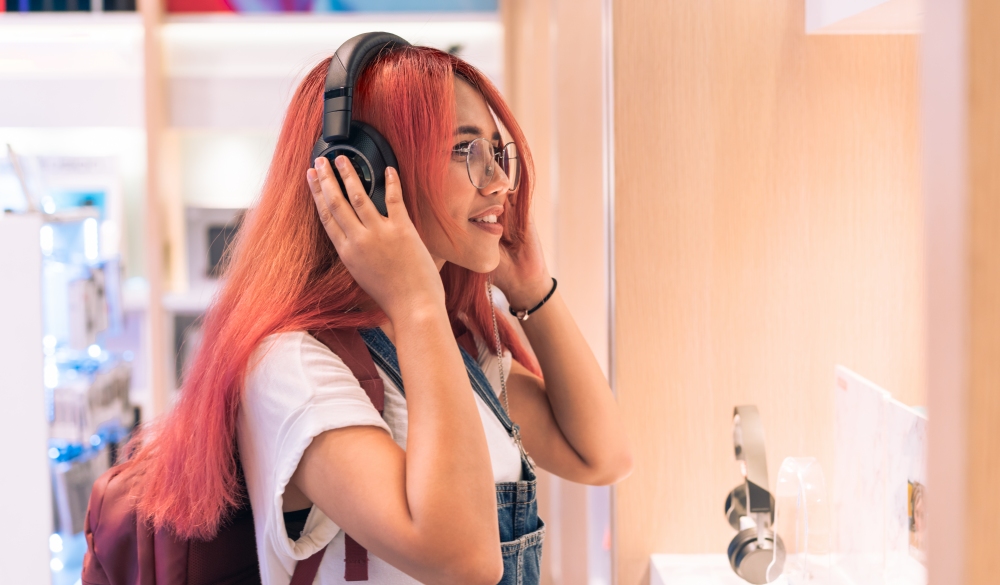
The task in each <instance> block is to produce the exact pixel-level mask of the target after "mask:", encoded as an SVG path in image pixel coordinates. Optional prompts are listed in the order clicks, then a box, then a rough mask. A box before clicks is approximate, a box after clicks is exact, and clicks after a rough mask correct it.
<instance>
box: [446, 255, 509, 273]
mask: <svg viewBox="0 0 1000 585" xmlns="http://www.w3.org/2000/svg"><path fill="white" fill-rule="evenodd" d="M453 264H458V265H459V266H461V267H462V268H465V269H466V270H470V271H472V272H477V273H479V274H489V273H490V272H493V271H494V270H496V269H497V266H499V265H500V255H499V254H496V255H494V256H491V257H482V258H462V259H461V261H459V262H453Z"/></svg>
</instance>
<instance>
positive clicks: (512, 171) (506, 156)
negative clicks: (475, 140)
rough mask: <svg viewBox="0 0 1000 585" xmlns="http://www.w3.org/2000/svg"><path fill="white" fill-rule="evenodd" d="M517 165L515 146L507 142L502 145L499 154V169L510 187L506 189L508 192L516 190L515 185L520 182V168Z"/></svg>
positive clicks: (518, 161)
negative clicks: (508, 181) (505, 176)
mask: <svg viewBox="0 0 1000 585" xmlns="http://www.w3.org/2000/svg"><path fill="white" fill-rule="evenodd" d="M519 163H520V160H519V159H518V158H517V145H515V144H514V143H513V142H508V143H507V144H506V145H504V147H503V151H502V152H501V157H500V168H501V169H503V172H504V174H505V175H507V178H508V179H509V180H510V187H508V190H510V191H513V190H515V189H517V184H518V182H519V181H520V180H521V167H520V164H519Z"/></svg>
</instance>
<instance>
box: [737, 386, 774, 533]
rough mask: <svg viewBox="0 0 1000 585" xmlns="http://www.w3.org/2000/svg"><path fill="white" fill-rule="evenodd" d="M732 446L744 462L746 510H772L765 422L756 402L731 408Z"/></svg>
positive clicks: (768, 511) (753, 511) (765, 511)
mask: <svg viewBox="0 0 1000 585" xmlns="http://www.w3.org/2000/svg"><path fill="white" fill-rule="evenodd" d="M733 447H734V449H735V451H736V459H737V460H738V461H743V462H744V463H745V464H746V493H747V511H749V512H751V513H766V514H773V513H774V511H773V510H772V509H771V492H769V491H768V489H767V455H766V454H765V452H764V425H763V424H761V422H760V413H759V412H757V407H756V406H751V405H747V406H737V407H736V408H735V409H733Z"/></svg>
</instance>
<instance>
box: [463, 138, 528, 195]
mask: <svg viewBox="0 0 1000 585" xmlns="http://www.w3.org/2000/svg"><path fill="white" fill-rule="evenodd" d="M518 162H519V161H518V158H517V146H515V145H514V143H513V142H508V143H507V144H506V145H505V146H504V147H503V150H501V151H500V152H497V151H496V150H495V149H494V148H493V145H492V144H491V143H490V142H489V141H488V140H487V139H485V138H477V139H475V140H473V141H472V142H470V143H469V154H468V158H467V159H466V163H467V164H468V168H469V179H470V180H471V181H472V184H473V185H475V187H476V188H477V189H482V188H484V187H486V186H487V185H489V184H490V182H491V181H492V180H493V174H494V173H495V172H496V168H497V166H498V165H499V166H500V169H501V170H502V171H503V173H504V175H505V176H506V177H507V179H508V181H509V184H510V186H509V187H508V190H510V191H513V190H514V189H517V184H518V181H519V180H520V166H519V164H518Z"/></svg>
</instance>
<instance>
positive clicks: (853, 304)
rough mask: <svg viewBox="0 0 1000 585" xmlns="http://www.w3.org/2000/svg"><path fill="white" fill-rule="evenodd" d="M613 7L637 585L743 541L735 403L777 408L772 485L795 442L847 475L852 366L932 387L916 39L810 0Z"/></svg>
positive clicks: (618, 237)
mask: <svg viewBox="0 0 1000 585" xmlns="http://www.w3.org/2000/svg"><path fill="white" fill-rule="evenodd" d="M613 20H614V23H613V26H614V41H613V42H614V70H615V80H614V94H615V153H616V160H615V174H616V185H615V216H616V217H615V220H616V224H615V246H616V250H615V258H614V261H615V266H616V268H615V269H616V282H615V287H616V300H617V306H616V307H615V319H616V327H615V331H614V343H615V348H616V349H615V353H616V356H617V357H616V363H615V369H616V372H617V374H616V377H617V390H618V396H619V403H620V404H621V406H622V409H623V412H624V414H625V416H626V417H627V420H628V421H629V425H628V426H629V428H630V429H631V430H632V433H633V434H632V437H631V439H632V442H633V444H634V445H637V446H638V447H637V449H638V453H637V458H636V461H637V465H636V471H635V473H634V474H633V475H632V476H631V477H630V478H628V479H627V480H625V481H624V482H623V483H622V484H620V485H619V486H618V488H617V490H616V494H617V495H616V506H617V517H616V520H615V521H616V531H617V538H618V551H619V556H618V559H617V560H618V574H617V582H618V583H619V584H621V585H634V584H637V583H645V582H646V580H647V579H648V562H649V555H650V554H651V553H653V552H677V553H680V552H719V553H722V552H724V551H725V547H726V545H727V543H728V542H729V540H730V538H731V537H732V534H731V530H730V528H729V526H728V524H727V523H726V522H725V520H724V518H723V515H722V507H723V500H724V498H725V495H726V493H727V492H728V490H729V489H731V488H732V486H733V485H734V484H735V482H736V479H737V472H736V468H735V465H734V463H733V455H732V446H731V438H730V437H731V430H730V425H731V413H732V408H733V406H734V405H736V404H742V403H754V404H757V405H758V406H759V407H760V409H761V413H762V417H763V421H764V424H765V434H766V437H767V441H768V462H769V470H770V475H771V478H772V482H773V479H774V477H775V476H776V474H777V470H778V467H779V466H780V464H781V461H782V460H783V459H784V458H785V457H786V456H793V455H816V456H818V457H819V458H820V461H821V462H822V463H823V465H824V467H825V468H826V469H827V470H828V477H829V476H832V465H833V463H832V453H833V445H832V434H833V425H832V419H833V412H832V409H833V371H834V366H835V365H836V364H844V365H846V366H848V367H851V368H852V369H855V370H856V371H858V372H859V373H861V374H863V375H865V376H866V377H868V378H870V379H872V380H874V381H875V382H877V383H879V384H880V385H882V386H884V387H885V388H887V389H889V390H891V391H892V392H893V393H894V394H895V395H896V396H898V397H900V398H901V399H902V400H904V401H905V402H908V403H911V404H920V403H923V402H924V399H925V398H924V397H925V391H924V384H925V380H924V378H925V375H924V369H923V351H924V350H923V347H924V346H923V343H924V319H923V311H922V309H923V306H922V305H923V280H922V279H923V264H922V239H921V236H922V232H921V222H922V206H921V199H920V185H919V172H918V160H919V157H918V152H919V143H918V129H917V126H918V103H917V96H918V91H917V75H916V71H917V39H916V38H915V37H907V36H864V37H862V36H854V37H833V36H822V37H807V36H805V35H804V32H803V30H804V14H803V3H802V2H801V1H797V0H767V1H764V0H761V1H758V2H727V1H725V0H711V1H710V0H704V1H699V2H690V1H683V0H628V1H624V0H621V1H618V2H615V4H614V14H613ZM831 479H832V478H831Z"/></svg>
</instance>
